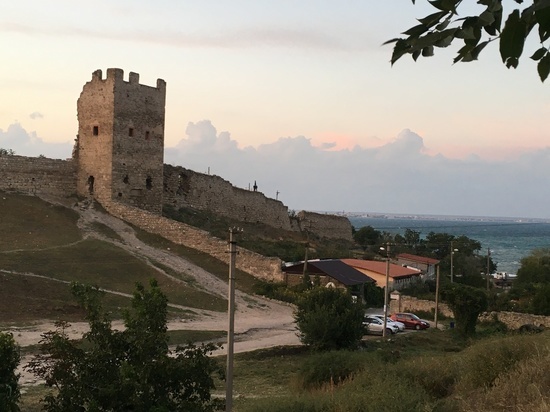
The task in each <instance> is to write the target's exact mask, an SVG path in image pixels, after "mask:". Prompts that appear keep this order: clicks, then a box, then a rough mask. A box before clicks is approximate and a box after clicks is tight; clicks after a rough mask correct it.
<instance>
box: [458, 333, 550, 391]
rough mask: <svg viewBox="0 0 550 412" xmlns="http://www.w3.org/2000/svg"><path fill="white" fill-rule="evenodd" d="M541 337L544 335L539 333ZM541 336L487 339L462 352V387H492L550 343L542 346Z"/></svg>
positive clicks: (459, 384)
mask: <svg viewBox="0 0 550 412" xmlns="http://www.w3.org/2000/svg"><path fill="white" fill-rule="evenodd" d="M537 336H541V335H537ZM537 336H529V337H528V336H510V337H499V338H492V339H487V340H484V341H482V342H479V343H477V344H476V345H473V346H471V347H469V348H467V349H466V350H464V351H463V352H462V353H461V360H460V363H459V365H460V366H459V370H460V381H459V383H458V386H459V388H460V390H465V391H467V390H475V389H477V388H490V387H492V386H493V385H494V384H495V382H496V380H497V379H498V378H499V376H500V375H502V374H504V373H508V371H509V370H510V369H512V368H514V367H515V366H516V364H517V363H518V362H520V361H523V360H526V359H529V358H531V357H533V356H535V354H536V353H537V352H538V351H540V350H541V348H544V347H546V349H545V350H546V351H548V347H547V346H541V342H542V339H544V338H545V337H546V336H545V335H542V337H541V340H537V339H536V337H537Z"/></svg>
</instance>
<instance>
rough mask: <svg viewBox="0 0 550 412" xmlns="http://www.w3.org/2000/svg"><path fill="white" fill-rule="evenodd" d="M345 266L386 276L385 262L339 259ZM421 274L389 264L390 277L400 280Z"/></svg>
mask: <svg viewBox="0 0 550 412" xmlns="http://www.w3.org/2000/svg"><path fill="white" fill-rule="evenodd" d="M341 260H342V262H344V263H345V264H346V265H349V266H351V267H354V268H357V269H363V270H369V271H371V272H375V273H380V274H382V275H385V274H386V262H384V261H379V260H362V259H341ZM421 273H422V272H420V271H419V270H418V269H413V268H407V267H403V266H401V265H396V264H393V263H390V273H389V275H390V277H391V278H402V277H407V276H419V275H420V274H421Z"/></svg>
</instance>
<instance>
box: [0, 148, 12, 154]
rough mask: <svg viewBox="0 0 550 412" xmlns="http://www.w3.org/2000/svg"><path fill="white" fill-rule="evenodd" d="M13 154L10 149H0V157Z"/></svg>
mask: <svg viewBox="0 0 550 412" xmlns="http://www.w3.org/2000/svg"><path fill="white" fill-rule="evenodd" d="M13 155H15V152H14V151H13V150H12V149H3V148H1V147H0V156H13Z"/></svg>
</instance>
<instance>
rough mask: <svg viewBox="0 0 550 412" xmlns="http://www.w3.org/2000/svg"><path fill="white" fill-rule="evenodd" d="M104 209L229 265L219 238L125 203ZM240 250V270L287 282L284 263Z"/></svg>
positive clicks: (114, 203) (108, 205)
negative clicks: (282, 268) (283, 269)
mask: <svg viewBox="0 0 550 412" xmlns="http://www.w3.org/2000/svg"><path fill="white" fill-rule="evenodd" d="M102 206H103V207H104V208H105V210H107V212H109V213H110V214H111V215H113V216H115V217H117V218H120V219H122V220H125V221H126V222H128V223H131V224H133V225H134V226H137V227H139V228H141V229H143V230H145V231H147V232H150V233H154V234H157V235H159V236H162V237H163V238H165V239H168V240H170V241H171V242H174V243H177V244H180V245H184V246H187V247H190V248H193V249H197V250H199V251H201V252H204V253H207V254H209V255H211V256H213V257H215V258H217V259H219V260H221V261H222V262H225V263H229V253H227V252H228V250H229V248H228V242H227V241H225V240H221V239H218V238H215V237H213V236H211V235H210V234H209V233H208V232H205V231H203V230H200V229H197V228H195V227H193V226H189V225H186V224H185V223H181V222H177V221H174V220H171V219H168V218H165V217H162V216H159V215H156V214H154V213H150V212H147V211H145V210H142V209H138V208H134V207H131V206H127V205H124V204H122V203H117V202H110V203H105V204H103V205H102ZM237 243H238V239H237ZM237 250H238V252H239V254H238V255H237V259H236V264H235V265H236V267H237V269H240V270H243V271H245V272H247V273H250V274H251V275H253V276H255V277H257V278H260V279H263V280H267V281H274V282H281V281H283V280H284V274H283V272H282V270H281V264H282V261H281V260H280V259H278V258H270V257H265V256H262V255H260V254H258V253H255V252H252V251H250V250H248V249H244V248H241V247H237Z"/></svg>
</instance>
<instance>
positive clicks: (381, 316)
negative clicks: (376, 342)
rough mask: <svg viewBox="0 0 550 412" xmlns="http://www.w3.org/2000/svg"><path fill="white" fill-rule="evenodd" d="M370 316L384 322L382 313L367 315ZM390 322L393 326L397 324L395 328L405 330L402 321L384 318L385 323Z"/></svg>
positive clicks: (400, 330)
mask: <svg viewBox="0 0 550 412" xmlns="http://www.w3.org/2000/svg"><path fill="white" fill-rule="evenodd" d="M369 316H370V317H373V318H377V319H380V320H381V321H382V322H384V315H369ZM388 323H391V324H393V325H395V326H397V329H399V332H403V331H404V330H405V324H404V323H402V322H398V321H396V320H393V319H391V318H386V324H388Z"/></svg>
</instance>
